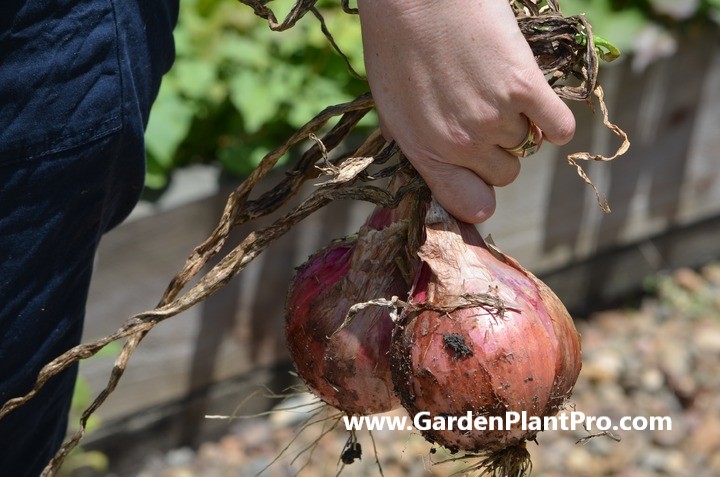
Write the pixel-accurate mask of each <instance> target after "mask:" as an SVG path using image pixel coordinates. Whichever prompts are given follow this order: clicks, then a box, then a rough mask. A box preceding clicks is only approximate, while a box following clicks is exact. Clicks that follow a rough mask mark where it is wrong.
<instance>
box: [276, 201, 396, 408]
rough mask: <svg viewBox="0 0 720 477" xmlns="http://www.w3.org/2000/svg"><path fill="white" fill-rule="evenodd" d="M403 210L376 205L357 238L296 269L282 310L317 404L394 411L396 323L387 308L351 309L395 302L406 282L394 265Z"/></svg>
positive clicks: (297, 359) (293, 351)
mask: <svg viewBox="0 0 720 477" xmlns="http://www.w3.org/2000/svg"><path fill="white" fill-rule="evenodd" d="M404 210H405V209H404V206H403V205H402V204H401V205H400V206H399V207H398V208H397V209H394V210H391V209H385V208H382V207H378V208H376V209H375V211H374V213H373V214H372V215H371V216H370V218H369V219H368V221H367V223H366V224H365V225H363V227H362V228H361V229H360V231H359V232H358V234H357V235H356V236H352V237H347V238H344V239H341V240H336V241H335V242H333V243H331V244H330V245H329V246H327V247H326V248H325V249H323V250H320V251H319V252H316V253H315V254H314V255H312V256H311V257H310V258H309V259H308V260H307V262H306V263H305V264H303V265H302V266H301V267H299V269H298V271H297V273H296V275H295V278H294V280H293V283H292V285H291V288H290V292H289V295H288V300H287V306H286V316H287V319H286V328H285V330H286V340H287V344H288V349H289V351H290V356H291V358H292V360H293V363H294V365H295V368H296V370H297V372H298V374H299V376H300V377H301V378H302V380H303V381H304V382H305V384H306V385H307V386H308V388H309V389H310V390H311V391H312V392H313V393H314V394H315V395H316V396H318V397H319V398H320V399H322V400H323V401H325V402H326V403H328V404H330V405H331V406H334V407H336V408H338V409H340V410H341V411H344V412H346V413H348V414H357V415H365V414H373V413H378V412H385V411H389V410H392V409H394V408H396V407H399V405H400V403H399V400H398V399H397V397H396V396H395V393H394V392H393V387H392V379H391V374H390V359H389V358H390V357H389V350H390V341H391V337H392V329H393V326H394V323H393V321H392V319H391V318H390V314H389V311H388V309H387V308H382V307H377V306H368V307H366V308H364V309H362V310H361V311H359V312H358V313H357V314H355V315H354V317H353V318H352V320H350V321H349V323H348V322H346V318H347V315H348V311H350V307H351V306H353V305H356V304H359V303H365V302H368V301H371V300H377V299H381V298H385V299H388V300H389V299H391V298H392V297H393V296H398V297H402V298H405V297H407V295H408V290H409V281H408V280H407V279H406V278H405V277H404V275H403V273H402V272H401V269H400V268H399V267H398V263H399V261H400V260H401V258H402V254H403V253H404V249H405V244H406V240H407V239H406V236H407V229H408V224H407V221H405V220H400V218H401V217H402V214H404V213H405V212H404Z"/></svg>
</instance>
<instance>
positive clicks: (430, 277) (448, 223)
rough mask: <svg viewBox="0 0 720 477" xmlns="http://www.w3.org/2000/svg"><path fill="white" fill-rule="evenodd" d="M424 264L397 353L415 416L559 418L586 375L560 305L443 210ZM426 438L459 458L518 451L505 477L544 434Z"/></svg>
mask: <svg viewBox="0 0 720 477" xmlns="http://www.w3.org/2000/svg"><path fill="white" fill-rule="evenodd" d="M418 256H419V258H420V259H421V261H422V265H421V268H420V271H419V273H418V274H417V276H416V278H415V283H414V288H413V292H412V303H411V307H410V308H409V309H408V310H407V311H406V313H404V314H403V316H402V317H401V319H400V320H399V322H398V323H397V325H396V328H395V331H394V335H393V343H392V351H391V367H392V373H393V382H394V386H395V390H396V392H397V393H398V395H399V397H400V399H401V401H402V404H403V406H404V407H405V409H407V411H408V412H409V413H410V414H411V415H415V414H416V413H418V412H421V411H425V412H428V413H429V414H430V415H431V416H465V415H466V414H467V412H468V411H470V412H471V413H472V414H473V415H474V416H486V417H488V416H503V417H504V416H505V414H506V412H508V411H514V412H517V413H521V412H523V411H525V412H527V416H538V417H543V416H550V415H554V414H556V413H557V412H558V410H559V409H560V407H561V406H562V405H563V404H564V403H565V401H566V399H567V398H568V397H569V396H570V393H571V392H572V389H573V386H574V385H575V381H576V379H577V377H578V374H579V372H580V367H581V354H580V337H579V335H578V333H577V331H576V330H575V326H574V325H573V322H572V319H571V317H570V315H569V314H568V312H567V310H566V309H565V307H564V306H563V304H562V303H561V302H560V300H559V299H558V297H557V296H556V295H555V294H554V293H553V292H552V291H551V290H550V289H549V288H548V287H547V286H546V285H545V284H544V283H542V282H541V281H540V280H538V279H537V278H536V277H535V276H533V275H532V274H531V273H530V272H528V271H527V270H525V269H524V268H523V267H522V266H520V264H519V263H518V262H517V261H515V260H514V259H512V258H510V257H508V256H507V255H504V254H502V253H501V252H499V251H498V250H497V249H495V248H494V247H492V248H491V246H488V245H487V244H486V243H485V241H483V239H482V238H481V236H480V234H479V233H478V231H477V229H476V228H475V227H474V226H473V225H470V224H465V223H462V222H458V221H456V220H455V219H454V218H453V217H451V216H450V215H449V214H448V213H447V212H446V211H445V210H444V209H443V208H442V207H441V206H440V205H439V204H437V203H436V202H435V201H433V202H432V204H431V205H430V208H429V210H428V212H427V215H426V219H425V241H424V243H423V245H422V246H421V247H420V250H419V252H418ZM423 433H424V436H425V438H426V439H427V440H429V441H431V442H435V443H438V444H441V445H443V446H445V447H446V448H448V449H449V450H451V451H458V450H463V451H466V452H472V453H483V454H488V453H490V454H492V453H493V452H495V453H501V454H502V455H505V456H507V455H508V454H507V452H506V451H508V450H513V449H515V450H518V451H519V452H517V453H516V454H514V455H515V456H517V455H519V456H520V457H521V458H520V459H516V458H515V457H511V458H510V459H509V461H510V462H509V464H508V462H505V463H504V464H503V465H505V467H506V468H505V470H504V471H503V472H507V473H508V475H518V473H519V472H518V471H517V470H518V468H522V467H523V465H525V463H524V462H521V461H523V460H524V458H525V457H524V456H527V453H526V451H524V441H525V440H527V439H533V438H534V437H535V433H536V432H534V431H526V430H522V429H521V428H520V427H519V426H518V428H516V429H510V430H497V431H478V430H472V431H467V430H457V429H454V430H432V429H431V430H427V431H423ZM523 451H524V452H523ZM503 453H504V454H503ZM510 455H511V456H512V455H513V454H512V452H511V453H510ZM518 460H519V461H520V462H518ZM500 461H502V459H500ZM493 462H494V463H495V464H497V462H498V460H495V461H492V460H491V463H493ZM508 467H509V468H508Z"/></svg>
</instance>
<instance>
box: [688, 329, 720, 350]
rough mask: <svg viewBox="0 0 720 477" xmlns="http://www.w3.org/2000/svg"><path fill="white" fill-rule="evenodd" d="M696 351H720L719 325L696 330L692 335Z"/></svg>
mask: <svg viewBox="0 0 720 477" xmlns="http://www.w3.org/2000/svg"><path fill="white" fill-rule="evenodd" d="M694 341H695V348H696V351H700V352H702V353H720V327H713V328H711V327H709V326H707V327H704V328H700V329H698V330H697V332H696V333H695V337H694Z"/></svg>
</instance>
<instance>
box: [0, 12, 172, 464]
mask: <svg viewBox="0 0 720 477" xmlns="http://www.w3.org/2000/svg"><path fill="white" fill-rule="evenodd" d="M177 9H178V0H2V2H0V404H2V403H4V402H5V401H7V400H8V399H10V398H13V397H17V396H21V395H23V394H25V393H26V392H27V391H29V390H30V389H31V388H32V385H33V383H34V381H35V379H36V377H37V373H38V372H39V370H40V368H41V367H42V366H43V365H44V364H46V363H47V362H49V361H50V360H52V359H53V358H55V357H56V356H58V355H59V354H61V353H62V352H64V351H66V350H68V349H70V348H72V347H73V346H75V345H76V344H78V343H79V341H80V337H81V333H82V326H83V319H84V311H85V301H86V298H87V292H88V287H89V283H90V277H91V273H92V266H93V257H94V254H95V251H96V248H97V246H98V243H99V241H100V238H101V236H102V235H103V233H105V232H106V231H108V230H109V229H111V228H112V227H113V226H115V225H117V224H118V223H119V222H120V221H122V220H123V219H124V218H125V217H126V216H127V214H128V213H129V212H130V210H131V209H132V208H133V206H134V205H135V203H136V201H137V199H138V197H139V194H140V192H141V190H142V187H143V181H144V173H145V162H144V159H145V153H144V142H143V133H144V128H145V126H146V124H147V119H148V114H149V110H150V106H151V103H152V101H153V100H154V98H155V96H156V95H157V91H158V88H159V85H160V80H161V77H162V75H163V74H164V73H165V72H166V71H167V70H168V69H169V68H170V65H171V64H172V61H173V59H174V47H173V41H172V28H173V27H174V25H175V22H176V20H177V13H178V12H177ZM91 318H92V317H90V319H91ZM76 373H77V369H76V368H73V369H71V370H69V371H67V372H64V373H62V374H61V375H59V376H58V377H56V378H54V379H52V380H51V381H50V382H48V383H47V385H46V386H45V387H44V389H43V390H42V391H41V392H40V393H39V394H38V395H37V396H36V397H35V398H33V399H32V400H31V401H29V402H28V403H27V404H25V405H24V406H22V407H20V408H18V409H16V410H15V411H13V412H12V413H11V414H9V415H8V416H7V417H5V418H4V419H2V420H0V476H9V477H25V476H28V477H36V476H37V475H39V474H40V471H41V470H42V469H43V467H44V466H45V464H46V463H47V462H48V460H49V459H50V458H51V457H52V455H53V454H54V452H55V451H56V450H57V448H58V447H59V446H60V444H61V442H62V440H63V438H64V435H65V432H66V427H67V412H68V409H69V405H70V399H71V396H72V390H73V386H74V381H75V377H76Z"/></svg>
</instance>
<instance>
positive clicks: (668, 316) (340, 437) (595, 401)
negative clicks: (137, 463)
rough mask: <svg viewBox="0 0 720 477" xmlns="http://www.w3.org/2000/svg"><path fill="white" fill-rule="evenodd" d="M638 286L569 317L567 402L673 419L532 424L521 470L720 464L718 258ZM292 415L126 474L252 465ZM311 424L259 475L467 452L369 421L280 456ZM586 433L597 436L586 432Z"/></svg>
mask: <svg viewBox="0 0 720 477" xmlns="http://www.w3.org/2000/svg"><path fill="white" fill-rule="evenodd" d="M648 287H649V288H650V289H651V291H652V293H651V294H649V295H648V296H647V297H645V298H644V299H643V300H642V301H641V302H640V303H637V304H635V305H634V306H628V307H626V308H622V309H613V310H606V311H599V312H597V313H595V314H593V315H592V316H590V317H588V318H587V319H582V320H578V321H577V327H578V331H580V333H581V334H582V337H583V369H582V372H581V373H580V378H579V379H578V383H577V385H576V387H575V392H574V393H573V397H572V399H571V402H570V406H571V408H570V409H575V410H577V411H582V412H584V413H585V414H586V415H593V416H607V417H609V418H610V419H611V420H612V422H613V423H614V424H617V423H619V421H620V419H621V418H622V417H624V416H632V417H636V416H641V417H644V418H648V417H650V416H668V417H670V418H671V419H672V429H671V430H664V431H650V430H644V431H641V430H635V431H624V430H617V431H615V430H611V431H610V432H609V433H606V434H605V435H603V433H601V432H599V431H598V430H597V429H589V430H587V431H586V430H584V429H582V428H580V429H578V430H576V431H546V432H542V433H540V434H538V436H537V444H538V445H536V444H535V443H533V442H528V443H527V450H528V451H529V453H530V455H531V458H532V464H533V468H532V475H534V476H538V477H561V476H575V477H584V476H587V477H595V476H602V475H611V476H619V477H650V476H668V475H670V476H675V477H683V476H693V477H695V476H699V477H716V476H718V475H720V371H718V365H719V364H720V263H711V264H708V265H707V266H705V267H703V268H701V269H699V270H690V269H680V270H676V271H674V272H672V273H668V274H664V275H658V276H656V277H653V278H652V279H650V280H649V281H648ZM230 411H231V410H229V412H230ZM393 414H395V415H400V414H401V413H400V412H399V411H398V412H394V413H393ZM300 419H302V415H298V414H297V413H290V412H283V413H278V414H276V415H273V416H271V417H270V418H267V419H266V418H256V419H250V420H245V421H242V422H239V423H237V424H236V425H234V426H233V428H232V430H231V432H229V433H228V434H227V435H226V436H224V437H223V438H222V439H220V440H218V441H214V442H206V443H204V444H203V445H201V446H200V448H199V449H176V450H174V451H171V452H169V453H165V454H157V455H150V456H149V457H148V458H147V460H146V462H145V463H144V465H143V470H142V471H140V472H139V473H138V474H136V475H138V476H139V477H201V476H202V477H215V476H218V477H220V476H252V475H255V474H256V473H257V472H259V471H260V470H261V469H263V468H264V467H265V466H267V465H268V464H269V463H270V462H271V461H272V460H273V459H274V458H275V457H276V456H277V455H278V453H279V452H280V451H281V450H282V449H283V448H284V447H285V446H286V445H287V444H288V443H289V442H290V441H291V440H292V439H293V438H294V437H296V435H297V429H298V427H297V426H298V425H299V422H300V421H299V420H300ZM320 427H322V426H319V427H318V428H317V429H316V430H315V432H310V431H306V432H303V433H302V434H300V436H299V437H298V438H297V439H296V440H295V442H294V443H293V445H292V446H291V448H290V449H289V450H288V451H287V452H286V456H285V457H283V458H281V459H279V460H278V461H277V462H275V463H274V464H272V465H271V466H270V467H269V468H268V469H267V470H266V471H265V472H263V474H261V475H266V476H268V477H278V476H289V475H296V473H297V472H298V470H300V469H301V467H303V466H305V467H304V468H303V469H302V470H300V472H299V475H300V476H335V475H337V473H338V470H339V469H340V468H341V467H342V466H343V462H342V461H343V454H345V457H346V458H347V459H346V460H347V461H348V462H349V461H350V460H351V459H350V457H353V459H352V460H354V462H353V463H352V464H350V465H345V466H344V469H343V472H342V474H341V475H345V476H350V477H352V476H375V475H380V472H379V470H378V464H377V463H376V462H375V456H374V450H373V449H377V453H378V456H379V461H380V464H381V466H382V471H383V475H384V476H386V477H400V476H402V477H414V476H418V477H420V476H428V475H432V476H448V475H451V474H452V473H453V472H462V471H463V469H469V468H472V466H473V465H475V464H476V463H477V462H478V460H477V459H475V460H473V459H469V460H467V461H465V462H463V461H455V460H453V461H451V462H448V463H446V464H442V465H434V463H436V462H440V461H443V460H447V459H454V458H455V457H457V455H455V456H452V455H450V454H449V453H447V452H446V451H445V450H443V449H442V448H439V447H433V446H431V445H430V444H428V443H427V442H425V441H424V439H423V438H422V437H421V436H420V435H419V434H418V433H409V432H406V431H374V432H373V436H372V437H373V439H372V440H371V439H370V436H369V435H368V434H367V433H362V432H358V434H357V439H358V441H357V442H358V444H359V445H360V447H352V448H351V451H350V452H348V451H347V449H348V447H347V443H348V442H349V441H348V433H347V432H346V431H344V430H341V429H336V430H334V431H331V432H329V433H328V434H326V435H325V436H324V437H323V438H322V439H320V440H319V441H318V442H317V445H316V446H315V447H314V450H313V451H312V455H310V451H308V452H305V453H304V454H302V455H301V456H300V457H299V458H298V459H297V460H296V461H295V463H294V464H290V461H291V460H292V458H293V457H295V456H296V455H297V453H298V452H300V451H301V450H302V449H304V448H306V447H308V446H311V445H312V444H313V440H314V439H315V437H317V435H318V434H319V433H320V432H321V428H320ZM593 435H597V436H596V437H592V438H589V437H590V436H593ZM617 439H620V441H619V442H618V441H617ZM359 450H361V451H362V452H361V455H358V454H360V452H358V451H359ZM350 454H352V455H350ZM459 475H463V474H462V473H461V474H459Z"/></svg>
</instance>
